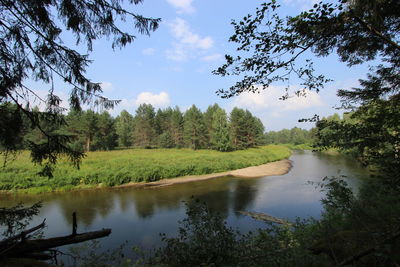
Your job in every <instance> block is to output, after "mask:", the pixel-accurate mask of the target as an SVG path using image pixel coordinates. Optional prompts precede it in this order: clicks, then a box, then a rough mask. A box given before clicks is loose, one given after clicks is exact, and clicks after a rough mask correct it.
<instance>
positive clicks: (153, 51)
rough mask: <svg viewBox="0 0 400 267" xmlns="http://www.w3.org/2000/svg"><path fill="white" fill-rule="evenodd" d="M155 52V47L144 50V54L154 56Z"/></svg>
mask: <svg viewBox="0 0 400 267" xmlns="http://www.w3.org/2000/svg"><path fill="white" fill-rule="evenodd" d="M155 52H156V50H155V49H154V48H146V49H143V50H142V54H143V55H146V56H152V55H154V53H155Z"/></svg>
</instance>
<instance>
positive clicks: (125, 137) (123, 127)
mask: <svg viewBox="0 0 400 267" xmlns="http://www.w3.org/2000/svg"><path fill="white" fill-rule="evenodd" d="M115 129H116V133H117V135H118V145H119V146H124V147H129V146H131V145H132V134H133V116H132V115H131V114H130V113H129V112H128V111H126V110H122V111H121V113H120V114H119V115H118V117H117V118H116V119H115Z"/></svg>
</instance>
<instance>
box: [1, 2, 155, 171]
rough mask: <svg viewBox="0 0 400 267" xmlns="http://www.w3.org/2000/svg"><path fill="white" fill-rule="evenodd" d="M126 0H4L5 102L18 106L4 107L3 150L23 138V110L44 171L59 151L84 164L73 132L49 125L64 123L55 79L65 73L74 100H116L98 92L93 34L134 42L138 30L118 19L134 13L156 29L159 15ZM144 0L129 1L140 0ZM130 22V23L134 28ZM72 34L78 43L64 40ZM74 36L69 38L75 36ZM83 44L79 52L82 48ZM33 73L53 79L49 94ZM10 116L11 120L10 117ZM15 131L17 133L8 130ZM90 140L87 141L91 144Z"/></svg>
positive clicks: (140, 26) (140, 23)
mask: <svg viewBox="0 0 400 267" xmlns="http://www.w3.org/2000/svg"><path fill="white" fill-rule="evenodd" d="M121 2H122V1H107V0H95V1H94V2H93V1H87V0H83V1H69V0H60V1H44V0H38V1H33V2H29V3H27V2H26V1H21V0H17V1H9V0H5V1H1V3H0V10H1V15H2V23H1V25H0V36H1V38H0V39H1V42H0V60H1V62H2V64H1V66H0V69H1V70H0V81H1V82H0V83H1V86H0V104H5V103H13V104H15V108H13V109H14V110H13V111H11V110H8V111H4V110H3V109H2V110H0V112H2V114H1V118H2V119H0V129H8V130H7V132H3V133H2V134H1V135H0V140H1V141H0V145H1V146H2V149H6V151H10V150H11V151H14V150H15V149H16V148H18V146H17V144H20V140H19V137H20V134H21V129H22V128H23V127H24V120H22V119H21V117H22V116H25V117H26V119H27V120H28V121H29V122H30V124H31V128H34V129H33V130H34V132H32V133H35V135H36V136H35V139H40V141H39V142H33V141H31V142H30V143H29V146H28V148H29V149H30V150H31V151H32V153H31V157H32V160H33V161H34V162H36V163H38V164H44V168H43V170H42V171H41V173H42V174H45V175H51V170H52V168H53V167H52V166H53V165H54V164H56V163H57V158H58V157H59V156H62V155H65V156H67V157H69V158H70V159H71V161H72V163H73V164H74V165H76V166H78V165H79V162H80V160H81V159H82V157H83V153H82V152H81V151H79V150H78V151H77V150H74V149H73V147H71V146H69V142H70V139H69V138H68V136H66V135H65V134H63V133H59V132H56V131H52V129H48V128H47V127H44V126H43V124H46V126H49V125H50V126H52V127H55V128H60V127H61V126H63V125H65V121H64V119H63V116H61V115H62V112H63V111H64V108H62V107H61V106H60V104H61V99H60V98H59V97H58V96H57V92H56V91H55V88H54V80H57V79H59V80H61V81H63V82H65V83H66V84H67V85H68V86H70V89H71V93H70V98H69V100H70V105H71V107H72V109H75V110H80V109H81V106H82V105H89V104H90V105H93V106H100V107H102V108H106V109H107V108H111V107H113V106H114V105H115V104H116V103H118V101H115V100H110V99H107V98H106V97H104V96H102V95H101V92H102V90H101V86H100V83H95V82H92V81H91V80H90V78H89V77H87V75H86V71H87V67H88V66H89V64H90V59H89V56H88V55H89V54H90V52H91V51H92V48H93V47H92V43H93V41H95V40H96V39H99V38H103V37H107V38H110V39H112V47H113V48H115V47H124V46H125V45H127V44H129V43H131V42H133V41H134V40H135V38H136V37H135V36H134V34H133V32H131V31H126V30H124V29H122V28H125V27H122V28H120V27H119V26H117V25H119V23H117V22H118V21H119V20H123V21H125V20H128V19H130V20H132V21H133V27H132V28H133V29H136V30H137V31H138V32H139V33H141V34H147V35H148V34H149V33H150V32H151V31H154V30H155V29H156V28H157V27H158V24H159V22H160V19H152V18H146V17H143V16H141V15H138V14H135V13H134V12H132V11H129V10H126V9H125V7H124V6H122V3H121ZM140 2H142V0H135V1H130V3H131V4H138V3H140ZM132 28H131V29H130V30H132ZM66 35H70V36H71V37H72V40H71V41H72V43H75V47H74V46H68V45H66V44H65V43H66V42H65V41H64V40H63V37H64V36H66ZM70 43H71V42H70ZM78 46H79V47H80V49H79V50H80V51H82V49H81V48H84V47H85V46H86V50H85V49H83V51H82V52H78V49H77V47H78ZM28 79H30V80H34V81H38V82H40V83H43V84H45V85H48V94H47V96H46V98H45V99H42V98H40V97H39V96H38V95H37V92H36V90H35V89H33V88H30V86H29V85H28V84H27V83H26V80H28ZM32 100H35V101H36V100H37V101H40V102H41V103H43V104H44V106H45V110H44V112H35V111H34V110H32V109H31V107H30V105H29V104H32V103H31V101H32ZM11 118H12V119H13V121H12V122H11V121H10V119H11ZM11 136H12V137H11ZM89 145H90V142H88V147H87V148H88V149H87V150H89Z"/></svg>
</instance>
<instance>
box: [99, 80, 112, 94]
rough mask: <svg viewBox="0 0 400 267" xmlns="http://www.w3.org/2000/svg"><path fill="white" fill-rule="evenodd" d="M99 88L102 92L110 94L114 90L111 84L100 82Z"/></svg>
mask: <svg viewBox="0 0 400 267" xmlns="http://www.w3.org/2000/svg"><path fill="white" fill-rule="evenodd" d="M100 87H101V90H103V92H111V91H113V89H114V88H113V84H112V83H110V82H101V83H100Z"/></svg>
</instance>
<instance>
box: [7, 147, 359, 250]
mask: <svg viewBox="0 0 400 267" xmlns="http://www.w3.org/2000/svg"><path fill="white" fill-rule="evenodd" d="M291 160H292V161H293V168H292V170H291V171H290V172H289V173H288V174H286V175H283V176H271V177H264V178H247V179H246V178H235V177H223V178H218V179H213V180H207V181H200V182H192V183H186V184H177V185H173V186H166V187H159V188H148V189H136V188H120V189H114V190H107V189H99V190H86V191H79V192H68V193H55V194H44V195H36V196H29V195H18V196H15V195H0V202H1V205H0V206H11V205H15V204H16V203H18V202H24V203H25V204H32V203H35V202H37V201H43V203H44V206H43V208H42V210H41V214H40V216H39V217H38V218H37V219H36V221H33V222H32V224H35V223H37V222H39V221H40V220H42V218H47V223H48V225H49V227H48V229H46V236H48V237H51V236H55V235H60V234H65V233H67V232H69V231H70V228H71V223H72V222H71V219H72V217H71V214H72V212H74V211H76V212H77V214H78V230H79V231H90V230H95V229H96V230H97V229H100V228H103V227H107V228H112V229H113V233H112V235H111V236H110V237H108V238H106V239H104V240H103V241H102V242H103V243H104V244H105V246H106V247H116V246H118V245H119V244H120V243H121V242H123V241H124V240H130V242H131V244H132V245H133V244H136V245H137V244H139V245H142V246H144V247H145V248H147V247H152V246H155V245H158V244H159V242H160V239H159V236H158V234H159V233H160V232H164V233H167V234H170V235H174V234H175V233H176V231H177V228H178V225H177V221H178V220H181V219H182V218H184V206H183V204H182V201H184V200H188V199H190V198H191V197H192V196H195V197H196V198H200V199H201V200H203V201H205V202H206V203H207V204H208V206H209V207H210V209H212V210H215V211H218V212H219V213H220V214H222V216H224V217H225V218H226V219H227V221H228V223H229V224H230V225H231V226H233V227H237V228H239V229H240V230H242V231H249V230H253V229H254V228H257V227H262V226H263V224H262V223H260V222H257V221H254V220H252V219H250V218H248V217H244V216H243V215H240V214H238V213H236V211H239V210H248V211H258V212H266V213H269V214H271V215H273V216H277V217H282V218H288V219H290V220H293V219H294V218H295V217H296V216H300V217H307V216H314V217H318V216H319V214H320V211H321V204H320V199H321V197H322V196H323V195H322V194H321V193H320V192H319V191H317V190H316V189H315V188H314V186H311V185H309V184H308V183H307V181H312V182H320V181H321V178H323V177H325V176H334V175H337V174H344V175H349V177H350V178H348V181H349V182H350V184H351V185H352V186H354V187H357V185H358V183H359V180H358V179H353V178H351V177H359V176H362V175H365V173H366V171H365V170H364V169H363V168H361V166H359V165H357V164H356V163H355V161H354V160H349V158H348V157H343V156H330V155H325V154H320V153H311V152H296V153H295V154H294V155H293V156H292V157H291Z"/></svg>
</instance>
